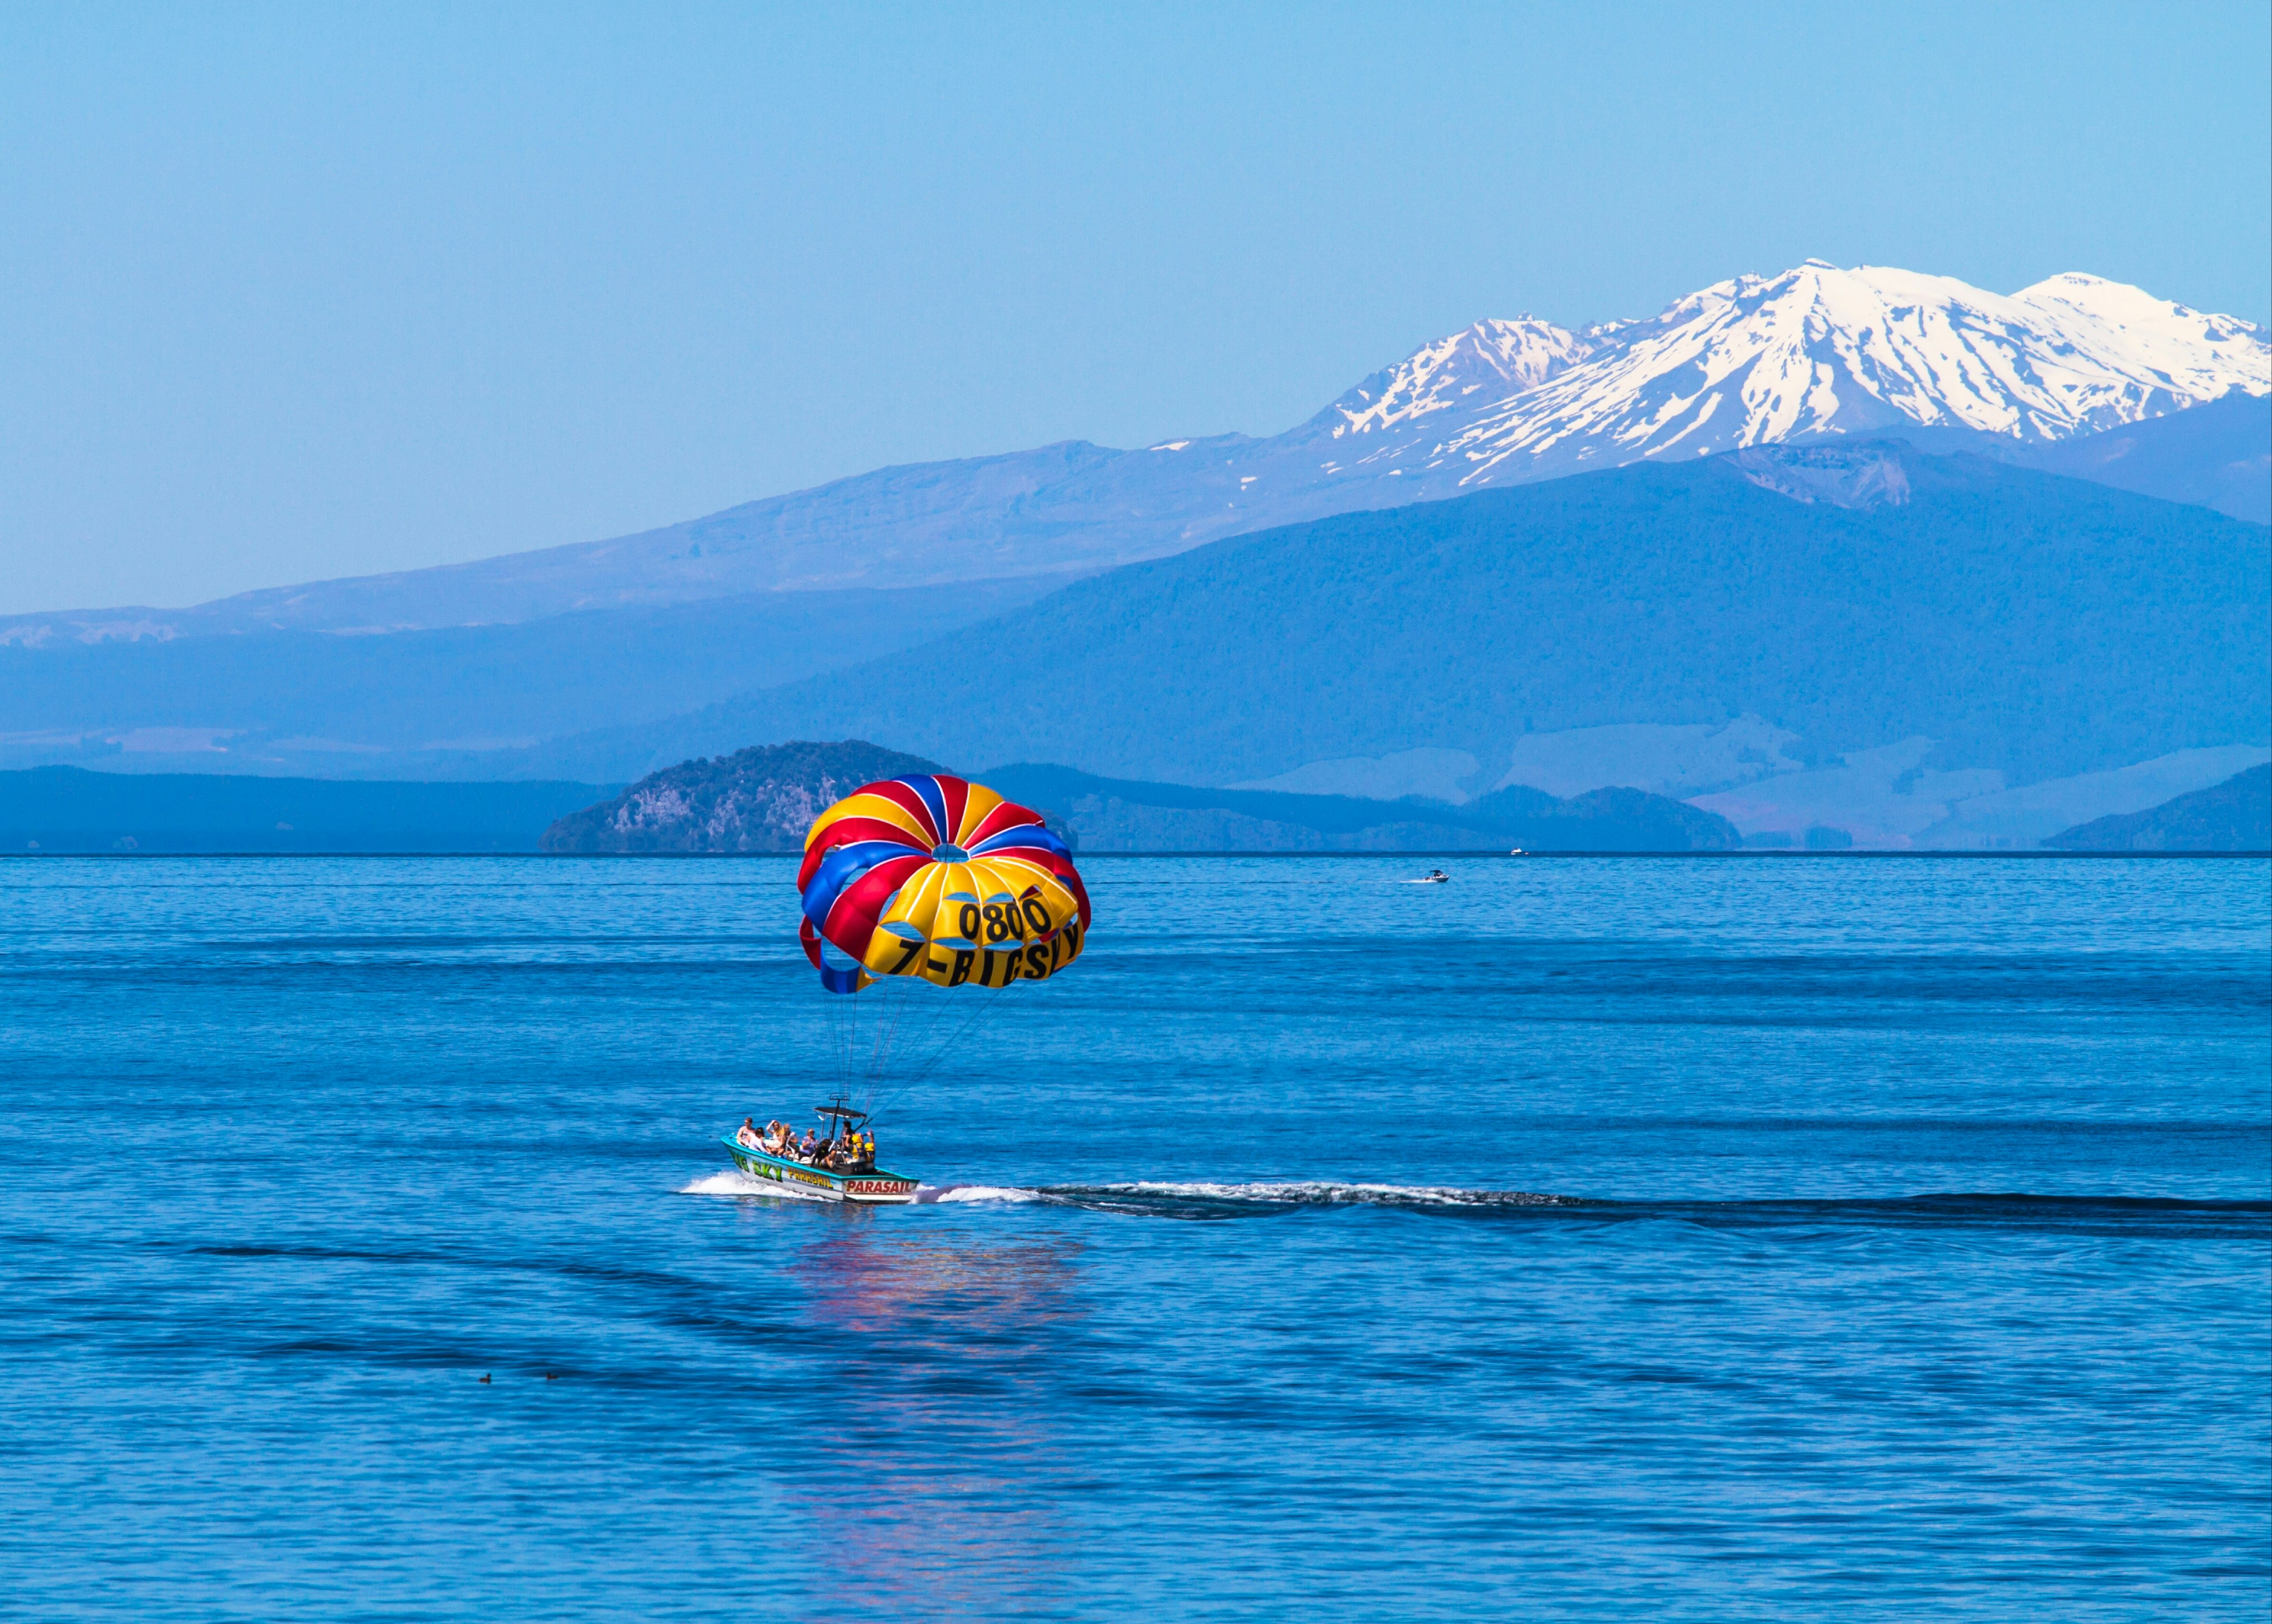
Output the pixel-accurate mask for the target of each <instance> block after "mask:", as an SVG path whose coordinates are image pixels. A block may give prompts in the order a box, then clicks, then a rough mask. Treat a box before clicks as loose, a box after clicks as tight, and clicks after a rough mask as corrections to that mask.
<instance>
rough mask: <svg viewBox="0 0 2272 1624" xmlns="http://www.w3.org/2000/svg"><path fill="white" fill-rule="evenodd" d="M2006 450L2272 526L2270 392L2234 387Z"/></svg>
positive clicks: (2048, 469) (2049, 466)
mask: <svg viewBox="0 0 2272 1624" xmlns="http://www.w3.org/2000/svg"><path fill="white" fill-rule="evenodd" d="M2008 454H2009V455H2010V456H2011V457H2012V458H2013V460H2014V461H2017V462H2021V463H2023V464H2024V465H2025V466H2028V467H2030V468H2036V469H2040V470H2041V471H2042V472H2044V473H2064V474H2068V475H2071V476H2073V477H2074V478H2075V479H2081V480H2096V481H2097V482H2098V483H2100V484H2102V485H2111V486H2113V487H2114V488H2116V489H2118V490H2127V491H2135V492H2137V493H2139V494H2140V495H2147V496H2159V497H2161V498H2163V499H2164V501H2168V502H2188V503H2196V504H2198V505H2199V506H2201V507H2204V508H2215V509H2216V510H2217V511H2218V512H2220V513H2229V514H2231V516H2232V517H2234V518H2245V519H2249V520H2252V521H2253V522H2254V523H2256V524H2259V525H2272V395H2244V394H2240V393H2238V392H2237V391H2236V392H2235V393H2232V394H2230V395H2227V396H2225V397H2224V399H2222V400H2212V401H2210V402H2208V404H2207V405H2206V406H2195V407H2194V408H2193V409H2192V410H2191V411H2188V412H2177V413H2171V415H2170V416H2168V417H2149V418H2148V419H2146V421H2143V422H2139V423H2126V424H2125V425H2123V426H2122V427H2121V428H2105V429H2101V430H2100V431H2099V432H2098V433H2096V434H2091V435H2083V436H2079V437H2077V438H2075V439H2073V440H2058V441H2054V442H2052V443H2051V444H2048V445H2030V446H2027V447H2025V448H2024V449H2020V450H2016V451H2013V452H2011V453H2008Z"/></svg>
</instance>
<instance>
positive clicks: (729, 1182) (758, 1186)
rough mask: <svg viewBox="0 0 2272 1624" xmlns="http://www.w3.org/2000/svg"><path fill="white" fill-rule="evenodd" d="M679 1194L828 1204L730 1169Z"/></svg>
mask: <svg viewBox="0 0 2272 1624" xmlns="http://www.w3.org/2000/svg"><path fill="white" fill-rule="evenodd" d="M678 1193H679V1194H680V1195H682V1196H764V1197H766V1199H767V1200H769V1201H816V1202H827V1201H828V1198H827V1197H826V1196H808V1195H806V1194H805V1193H804V1192H803V1190H801V1189H799V1188H797V1187H796V1185H794V1184H776V1183H774V1181H772V1180H771V1179H753V1178H751V1176H750V1175H749V1174H748V1173H744V1172H743V1171H742V1170H741V1169H740V1168H739V1167H729V1168H727V1169H725V1170H724V1171H723V1172H721V1173H704V1174H703V1175H702V1176H701V1177H700V1178H699V1179H697V1180H695V1181H694V1182H693V1183H691V1184H689V1185H686V1186H684V1188H681V1189H680V1190H679V1192H678ZM828 1204H829V1205H831V1206H833V1205H835V1204H837V1203H833V1202H828Z"/></svg>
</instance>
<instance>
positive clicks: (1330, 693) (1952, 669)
mask: <svg viewBox="0 0 2272 1624" xmlns="http://www.w3.org/2000/svg"><path fill="white" fill-rule="evenodd" d="M2268 541H2272V532H2268V531H2267V530H2266V528H2265V527H2263V526H2261V525H2251V524H2247V523H2246V522H2243V521H2240V520H2236V519H2232V518H2226V517H2223V516H2222V515H2220V514H2216V513H2214V512H2210V511H2208V510H2205V509H2202V508H2199V507H2193V506H2185V505H2179V504H2176V503H2166V502H2161V501H2157V500H2154V499H2151V498H2148V497H2143V496H2138V495H2130V494H2128V493H2125V492H2121V491H2117V490H2112V489H2110V488H2106V487H2104V486H2103V485H2097V484H2091V483H2086V482H2084V481H2081V480H2071V479H2064V478H2059V477H2056V476H2052V475H2048V474H2044V473H2036V472H2033V471H2031V470H2027V469H2022V468H2017V467H2014V466H2008V465H2006V464H2002V463H1999V462H1995V461H1991V460H1988V459H1985V458H1978V457H1975V456H1970V455H1954V456H1928V455H1924V454H1922V453H1919V452H1917V451H1914V450H1912V449H1910V447H1908V446H1906V445H1904V444H1902V443H1863V444H1857V445H1818V446H1812V447H1803V448H1801V447H1790V448H1771V449H1767V450H1760V451H1745V452H1741V453H1738V454H1735V455H1732V456H1728V457H1718V458H1708V459H1700V460H1699V461H1697V462H1695V463H1692V464H1686V465H1679V466H1661V465H1646V466H1631V467H1626V468H1621V469H1618V470H1615V471H1612V472H1608V473H1599V474H1591V475H1584V476H1580V477H1577V478H1573V479H1567V480H1554V481H1551V482H1547V483H1543V484H1538V485H1533V486H1529V487H1526V488H1518V489H1514V490H1508V491H1499V492H1487V493H1484V494H1483V495H1476V496H1472V497H1468V498H1465V499H1463V500H1460V501H1454V502H1441V503H1422V504H1417V505H1415V506H1410V507H1405V508H1398V509H1393V510H1386V511H1378V512H1367V513H1357V514H1349V515H1344V516H1342V517H1339V518H1331V519H1326V520H1322V521H1319V522H1316V523H1312V524H1305V525H1294V526H1290V527H1288V528H1285V529H1282V530H1276V531H1272V532H1267V533H1263V534H1260V535H1257V536H1251V537H1241V538H1237V539H1234V540H1228V541H1223V542H1218V543H1215V544H1214V545H1212V546H1209V547H1206V548H1200V549H1198V550H1196V551H1193V552H1190V553H1186V554H1183V555H1177V556H1176V557H1173V558H1167V559H1161V560H1157V561H1154V562H1144V563H1139V564H1132V565H1129V566H1126V567H1124V568H1122V569H1118V570H1112V571H1110V572H1109V573H1107V574H1104V575H1101V576H1096V577H1090V578H1088V579H1087V580H1084V581H1081V582H1080V583H1078V584H1076V585H1072V586H1069V587H1067V588H1065V589H1064V590H1063V591H1061V592H1056V593H1054V594H1052V595H1050V596H1049V597H1047V598H1044V599H1043V600H1039V601H1037V602H1035V603H1033V604H1031V605H1028V606H1027V607H1022V608H1020V609H1017V610H1013V611H1012V612H1010V613H1009V614H1006V615H1002V616H1000V617H998V618H997V619H994V620H992V621H990V622H983V623H981V624H978V625H974V626H970V627H968V628H966V629H960V630H957V631H954V632H951V633H949V634H947V635H945V636H944V637H939V638H938V639H936V640H934V641H932V642H930V644H925V645H923V646H921V647H917V648H911V649H908V650H907V651H906V652H901V653H896V654H893V655H891V656H889V657H887V658H885V659H878V660H873V661H870V662H868V663H866V664H864V665H861V666H856V667H853V668H851V669H848V670H847V671H844V672H841V673H838V674H833V675H831V676H829V677H826V678H825V679H818V680H813V681H808V682H798V683H792V684H788V685H785V686H782V687H779V688H775V689H769V690H766V691H765V692H763V693H760V694H756V695H751V696H749V697H744V698H739V699H736V700H732V701H729V702H726V703H723V704H717V705H714V706H712V707H709V708H707V709H706V710H704V711H699V712H697V713H696V714H694V715H693V716H691V717H689V718H687V719H684V720H681V721H678V722H675V723H672V724H670V725H668V726H662V727H655V728H640V729H632V730H624V731H622V732H619V733H617V734H602V735H594V736H592V737H588V738H586V739H583V740H579V741H563V742H562V743H560V744H557V745H555V746H552V747H548V749H544V750H541V751H538V752H535V753H533V754H532V756H531V757H530V758H529V764H528V768H527V770H530V771H538V770H549V771H556V772H564V773H567V774H571V775H573V776H585V777H588V776H595V775H596V772H595V769H597V768H598V767H599V766H600V765H602V764H606V765H607V766H608V767H609V771H608V772H607V774H606V776H610V777H617V776H632V774H633V773H634V772H635V771H639V770H643V769H644V767H645V766H647V765H652V764H660V763H662V762H668V761H673V760H677V759H682V758H684V757H685V756H692V755H700V754H708V753H711V752H714V751H716V750H719V749H727V748H738V747H739V746H741V745H743V744H746V743H750V742H753V741H776V740H781V739H788V738H795V737H807V738H810V737H831V736H845V735H858V736H861V737H866V738H873V739H878V740H884V741H889V742H890V743H891V744H892V745H893V747H894V748H898V749H909V750H914V751H916V752H919V753H921V754H923V755H924V756H930V757H934V758H937V759H940V760H946V761H986V760H994V761H1005V760H1008V761H1020V760H1024V761H1035V760H1056V761H1069V762H1074V763H1078V764H1080V765H1081V766H1082V767H1084V768H1085V769H1087V770H1088V771H1097V772H1102V773H1107V774H1110V775H1114V776H1118V777H1124V778H1132V779H1148V780H1154V781H1170V782H1180V783H1187V784H1188V783H1200V784H1205V783H1214V784H1225V783H1238V782H1242V781H1252V780H1255V779H1260V778H1268V777H1270V776H1273V775H1275V774H1278V773H1282V772H1284V771H1288V770H1289V769H1291V768H1294V767H1296V766H1297V765H1299V764H1304V763H1309V762H1314V761H1319V760H1321V759H1328V758H1336V757H1350V756H1380V755H1385V754H1387V753H1392V752H1397V751H1407V750H1413V749H1423V748H1445V749H1458V750H1464V751H1469V752H1471V753H1473V754H1474V755H1475V756H1476V758H1477V759H1478V760H1480V761H1482V762H1483V763H1484V764H1485V765H1486V767H1488V766H1489V765H1490V764H1491V762H1492V761H1494V760H1496V761H1498V762H1500V763H1504V762H1505V761H1506V760H1507V759H1508V758H1509V755H1510V752H1511V750H1512V749H1513V745H1514V743H1515V742H1516V741H1519V740H1520V739H1521V736H1522V735H1523V734H1526V733H1528V732H1532V731H1537V732H1541V733H1545V732H1551V731H1555V730H1564V729H1576V728H1588V727H1596V726H1608V725H1612V724H1619V723H1634V722H1648V723H1670V722H1711V721H1717V720H1720V719H1730V718H1734V717H1738V716H1741V715H1745V714H1746V713H1750V714H1756V715H1758V716H1760V717H1764V718H1767V719H1770V720H1771V721H1773V722H1774V723H1775V724H1777V725H1779V726H1782V727H1785V728H1788V729H1790V730H1791V731H1792V732H1794V733H1796V734H1798V735H1800V736H1801V738H1802V740H1803V743H1802V745H1801V746H1799V747H1798V748H1800V749H1802V750H1804V751H1805V752H1808V753H1809V754H1810V756H1811V758H1812V759H1815V760H1827V759H1830V758H1832V757H1834V756H1835V754H1836V753H1838V752H1844V751H1853V750H1859V749H1865V748H1869V747H1872V746H1877V745H1881V744H1886V743H1888V742H1891V741H1900V740H1903V739H1907V738H1912V737H1919V736H1923V737H1928V738H1931V739H1932V740H1936V741H1939V745H1938V748H1937V749H1935V751H1934V753H1933V755H1932V757H1931V758H1930V759H1928V760H1925V761H1924V762H1922V763H1921V764H1920V765H1919V767H1918V769H1917V771H1937V770H1939V769H1940V768H1942V767H1948V766H1955V767H1973V768H1994V769H1998V770H2000V771H2004V772H2006V773H2007V774H2009V775H2010V776H2011V777H2012V778H2013V779H2014V781H2016V782H2022V783H2024V782H2029V781H2033V780H2036V779H2041V778H2052V777H2057V776H2059V775H2062V774H2068V773H2074V772H2079V771H2086V770H2089V769H2095V768H2099V767H2109V766H2117V765H2122V764H2128V763H2133V762H2139V761H2144V760H2147V759H2149V758H2152V757H2156V756H2164V755H2166V754H2168V753H2169V752H2172V751H2176V750H2180V749H2187V748H2190V747H2195V746H2208V745H2223V744H2231V743H2236V742H2243V743H2261V741H2263V740H2264V739H2265V738H2266V736H2267V734H2268V732H2272V692H2268V682H2267V678H2266V672H2267V667H2268V659H2272V557H2268ZM634 762H636V763H638V764H639V765H637V766H634V765H632V764H633V763H634ZM627 769H628V770H627ZM1484 776H1485V778H1486V779H1488V777H1489V774H1488V773H1486V774H1485V775H1484Z"/></svg>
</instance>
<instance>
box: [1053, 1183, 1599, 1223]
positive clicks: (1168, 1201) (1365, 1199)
mask: <svg viewBox="0 0 2272 1624" xmlns="http://www.w3.org/2000/svg"><path fill="white" fill-rule="evenodd" d="M1039 1193H1040V1194H1041V1195H1042V1196H1043V1197H1045V1198H1046V1199H1048V1200H1050V1201H1055V1202H1061V1203H1065V1204H1067V1205H1069V1206H1078V1207H1087V1208H1088V1209H1090V1210H1091V1211H1099V1212H1128V1213H1137V1214H1141V1215H1144V1216H1147V1217H1155V1218H1251V1217H1260V1216H1262V1215H1265V1214H1267V1213H1274V1212H1288V1211H1295V1210H1297V1209H1299V1208H1303V1207H1402V1208H1407V1209H1409V1210H1412V1211H1433V1212H1478V1211H1506V1209H1508V1208H1514V1207H1570V1206H1581V1205H1587V1204H1590V1203H1585V1202H1583V1201H1581V1200H1580V1199H1579V1198H1577V1197H1575V1196H1550V1195H1544V1194H1542V1193H1540V1192H1537V1191H1535V1190H1484V1189H1458V1188H1448V1187H1446V1186H1440V1185H1422V1184H1338V1183H1332V1182H1327V1181H1317V1180H1309V1181H1290V1182H1284V1183H1245V1184H1213V1183H1199V1184H1170V1183H1161V1182H1155V1181H1150V1180H1145V1181H1139V1182H1137V1183H1133V1184H1087V1185H1080V1184H1068V1185H1058V1186H1055V1187H1053V1188H1049V1189H1045V1190H1043V1191H1041V1192H1039Z"/></svg>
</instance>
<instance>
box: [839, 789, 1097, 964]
mask: <svg viewBox="0 0 2272 1624" xmlns="http://www.w3.org/2000/svg"><path fill="white" fill-rule="evenodd" d="M796 886H797V893H798V896H799V898H801V900H802V903H803V914H804V917H803V922H802V923H801V925H800V926H799V927H798V935H799V936H800V938H801V939H802V940H803V943H804V951H805V957H808V958H810V959H811V961H812V964H813V967H814V968H815V969H817V970H818V971H819V972H820V980H821V985H822V986H824V987H826V988H827V989H828V990H829V991H830V992H832V993H839V994H847V995H851V994H857V993H860V992H862V991H863V990H865V989H866V988H868V987H871V986H873V985H875V984H876V982H877V981H878V980H888V979H891V978H912V979H916V980H924V981H929V982H930V983H932V984H933V985H934V986H936V987H943V988H949V989H960V988H974V987H988V988H995V989H1000V988H1002V987H1008V986H1011V985H1012V984H1013V983H1015V982H1018V981H1039V980H1047V979H1048V978H1050V976H1053V975H1055V974H1057V973H1058V971H1060V970H1063V969H1064V968H1065V966H1066V965H1070V964H1072V962H1073V960H1075V959H1076V958H1078V957H1080V950H1081V948H1082V945H1083V943H1084V942H1085V940H1086V938H1087V932H1088V923H1089V902H1088V892H1087V889H1086V888H1085V887H1084V886H1083V885H1082V884H1081V881H1080V873H1079V872H1078V871H1077V870H1076V869H1075V868H1074V867H1073V862H1072V853H1071V852H1070V851H1068V850H1067V849H1066V846H1065V842H1064V841H1063V840H1061V839H1059V838H1058V836H1057V835H1055V834H1053V833H1052V832H1050V830H1049V829H1048V828H1046V827H1045V826H1044V825H1043V820H1042V815H1041V814H1040V813H1038V812H1035V811H1034V810H1032V809H1031V808H1027V807H1021V806H1019V805H1018V804H1017V803H1016V802H1014V801H1005V800H1004V799H1003V798H1002V797H1001V796H1000V795H998V794H996V793H994V792H993V791H992V790H990V789H988V788H987V787H986V786H984V785H983V784H973V783H971V782H969V781H968V779H965V778H954V777H953V776H951V775H949V774H946V773H943V772H942V773H915V774H910V775H909V776H908V777H906V778H887V779H885V780H883V781H882V782H880V783H875V784H868V785H863V786H861V787H860V788H858V789H856V790H855V791H853V792H852V793H850V794H849V795H847V796H846V797H845V798H844V799H843V800H841V801H838V802H837V803H836V804H835V805H834V806H833V807H830V808H828V809H827V810H826V812H823V813H822V814H821V815H820V816H818V817H817V818H815V819H814V820H813V823H812V827H811V830H809V831H807V832H806V834H805V837H804V862H803V866H802V867H801V868H799V869H798V871H797V876H796Z"/></svg>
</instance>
